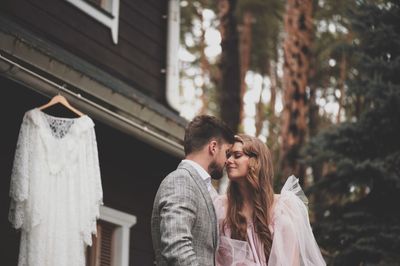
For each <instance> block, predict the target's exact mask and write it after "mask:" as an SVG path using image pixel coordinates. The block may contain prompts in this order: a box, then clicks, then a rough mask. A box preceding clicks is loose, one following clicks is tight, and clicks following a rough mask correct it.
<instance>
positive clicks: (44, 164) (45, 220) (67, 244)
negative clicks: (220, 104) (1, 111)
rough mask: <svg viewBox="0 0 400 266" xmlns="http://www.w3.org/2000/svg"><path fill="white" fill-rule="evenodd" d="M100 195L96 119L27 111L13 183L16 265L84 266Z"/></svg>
mask: <svg viewBox="0 0 400 266" xmlns="http://www.w3.org/2000/svg"><path fill="white" fill-rule="evenodd" d="M102 194H103V193H102V187H101V180H100V170H99V161H98V155H97V144H96V137H95V132H94V124H93V121H92V120H91V119H90V118H89V117H88V116H86V115H85V116H82V117H79V118H70V119H68V118H58V117H53V116H50V115H47V114H45V113H43V112H42V111H40V110H39V109H33V110H30V111H28V112H26V114H25V116H24V118H23V122H22V125H21V129H20V133H19V138H18V143H17V149H16V152H15V159H14V167H13V170H12V177H11V185H10V197H11V206H10V213H9V220H10V222H11V223H12V224H13V226H14V227H15V228H20V229H21V244H20V252H19V262H18V265H19V266H22V265H27V266H35V265H37V266H64V265H65V266H80V265H85V247H86V245H91V244H92V234H93V233H96V219H97V218H98V216H99V206H100V204H102Z"/></svg>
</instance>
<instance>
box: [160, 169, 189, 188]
mask: <svg viewBox="0 0 400 266" xmlns="http://www.w3.org/2000/svg"><path fill="white" fill-rule="evenodd" d="M192 182H193V181H192V178H191V176H190V172H189V171H188V170H187V169H185V168H181V167H178V168H177V169H175V170H174V171H172V172H171V173H169V174H168V175H167V176H166V177H165V178H164V179H163V181H162V182H161V184H160V186H168V185H170V184H177V183H179V184H182V183H192Z"/></svg>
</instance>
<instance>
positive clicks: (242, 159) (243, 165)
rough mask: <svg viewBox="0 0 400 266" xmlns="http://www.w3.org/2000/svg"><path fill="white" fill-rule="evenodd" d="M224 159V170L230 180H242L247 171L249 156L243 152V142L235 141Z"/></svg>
mask: <svg viewBox="0 0 400 266" xmlns="http://www.w3.org/2000/svg"><path fill="white" fill-rule="evenodd" d="M228 156H229V157H228V159H227V161H226V172H227V174H228V177H229V179H230V180H231V181H240V180H244V178H245V177H246V175H247V173H248V171H249V159H250V157H249V156H247V155H246V154H244V152H243V144H242V143H240V142H235V144H234V145H233V147H232V149H231V152H230V154H229V155H228Z"/></svg>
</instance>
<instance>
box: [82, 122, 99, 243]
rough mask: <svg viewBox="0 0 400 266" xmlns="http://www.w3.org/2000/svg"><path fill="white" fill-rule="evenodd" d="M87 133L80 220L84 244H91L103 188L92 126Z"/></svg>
mask: <svg viewBox="0 0 400 266" xmlns="http://www.w3.org/2000/svg"><path fill="white" fill-rule="evenodd" d="M86 134H87V145H86V166H85V167H86V176H84V181H85V183H86V184H85V185H83V186H82V187H81V189H85V191H82V192H81V193H82V199H84V200H85V202H84V203H82V205H83V206H85V207H83V210H82V211H83V215H82V216H81V217H82V218H83V220H82V222H81V226H82V234H83V240H84V242H85V244H86V245H89V246H91V245H92V234H96V225H97V219H98V218H99V217H100V205H102V204H103V189H102V185H101V176H100V166H99V157H98V151H97V141H96V135H95V131H94V128H90V129H89V130H88V132H87V133H86Z"/></svg>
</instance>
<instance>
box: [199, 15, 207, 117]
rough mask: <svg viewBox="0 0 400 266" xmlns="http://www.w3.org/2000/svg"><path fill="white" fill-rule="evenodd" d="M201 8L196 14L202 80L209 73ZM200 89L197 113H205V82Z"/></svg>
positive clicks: (205, 78)
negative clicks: (198, 29)
mask: <svg viewBox="0 0 400 266" xmlns="http://www.w3.org/2000/svg"><path fill="white" fill-rule="evenodd" d="M202 11H203V10H202V9H201V10H198V12H197V16H198V17H199V20H200V23H201V36H200V43H199V49H200V69H201V75H202V79H203V80H207V76H209V75H210V63H209V62H208V59H207V57H206V54H205V49H206V41H205V40H206V38H205V36H206V31H205V29H204V27H203V22H204V17H203V12H202ZM201 89H202V91H203V94H202V95H201V101H202V102H203V106H202V108H201V110H200V112H199V114H206V113H207V110H208V102H209V99H208V97H207V94H209V93H207V84H206V82H203V85H202V88H201Z"/></svg>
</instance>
